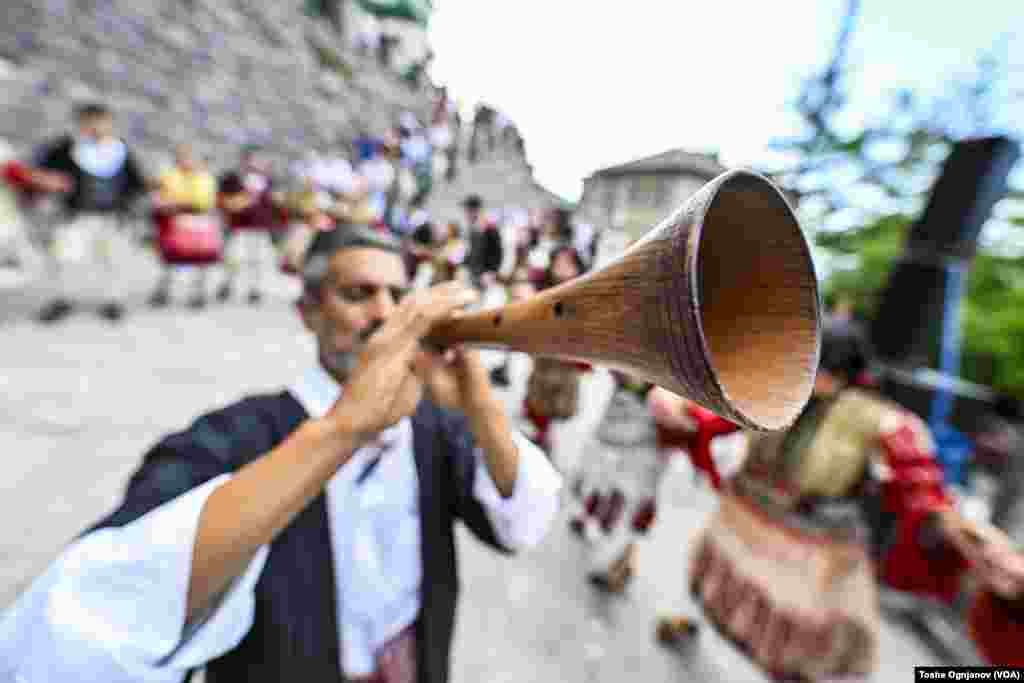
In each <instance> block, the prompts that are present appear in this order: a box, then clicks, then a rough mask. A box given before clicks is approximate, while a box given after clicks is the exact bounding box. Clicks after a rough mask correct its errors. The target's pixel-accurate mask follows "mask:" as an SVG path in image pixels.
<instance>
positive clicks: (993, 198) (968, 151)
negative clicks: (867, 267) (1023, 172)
mask: <svg viewBox="0 0 1024 683" xmlns="http://www.w3.org/2000/svg"><path fill="white" fill-rule="evenodd" d="M1019 157H1020V148H1019V146H1018V145H1017V143H1016V142H1014V141H1013V140H1011V139H1009V138H1005V137H988V138H976V139H971V140H962V141H960V142H957V143H956V144H955V145H953V151H952V152H951V153H950V155H949V157H947V158H946V161H945V163H944V164H943V167H942V173H941V174H940V175H939V179H938V180H937V181H936V182H935V185H934V186H933V187H932V192H931V196H930V198H929V200H928V205H927V207H926V208H925V210H924V213H923V214H922V215H921V218H920V219H919V220H918V221H917V222H916V223H915V224H914V225H913V226H912V227H911V229H910V235H909V237H908V244H907V246H908V248H911V249H916V250H927V251H932V252H934V253H937V254H943V255H948V256H955V257H961V258H970V257H971V256H973V255H974V251H975V249H976V247H977V244H978V235H979V233H980V232H981V226H982V225H984V224H985V221H987V220H988V217H989V215H991V213H992V207H994V206H995V204H996V202H998V201H999V200H1000V199H1002V197H1003V196H1004V195H1005V194H1006V190H1007V176H1009V174H1010V170H1011V169H1012V168H1013V165H1014V164H1015V163H1016V162H1017V159H1018V158H1019Z"/></svg>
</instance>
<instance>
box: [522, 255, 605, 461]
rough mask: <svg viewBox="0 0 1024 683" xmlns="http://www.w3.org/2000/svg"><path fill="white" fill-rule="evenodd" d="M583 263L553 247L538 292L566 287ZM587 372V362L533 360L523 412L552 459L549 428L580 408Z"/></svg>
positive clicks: (578, 274) (535, 438) (582, 267)
mask: <svg viewBox="0 0 1024 683" xmlns="http://www.w3.org/2000/svg"><path fill="white" fill-rule="evenodd" d="M584 270H585V269H584V266H583V260H582V259H580V256H579V254H578V253H577V252H576V250H575V249H573V248H572V247H571V246H569V245H562V246H560V247H558V248H556V249H555V250H554V251H553V252H552V255H551V264H550V265H549V266H548V269H547V272H546V273H545V275H544V280H543V281H542V282H541V283H540V284H539V285H538V287H537V289H538V290H539V291H543V290H545V289H549V288H551V287H556V286H558V285H561V284H565V283H566V282H568V281H569V280H572V279H573V278H576V277H579V276H580V275H582V274H583V272H584ZM589 370H590V365H588V364H586V363H576V362H567V361H562V360H556V359H553V358H536V359H534V361H533V370H532V371H531V373H530V379H529V380H528V381H527V385H526V397H525V399H524V406H523V413H524V416H525V417H526V419H527V420H528V421H529V422H530V424H531V425H532V426H533V430H534V434H533V441H534V443H536V444H537V445H538V446H540V447H541V448H542V449H544V451H546V452H547V453H548V456H549V457H551V425H552V423H553V422H554V421H555V420H568V419H569V418H571V417H573V416H575V415H576V413H577V411H578V408H579V380H580V374H581V373H583V372H587V371H589Z"/></svg>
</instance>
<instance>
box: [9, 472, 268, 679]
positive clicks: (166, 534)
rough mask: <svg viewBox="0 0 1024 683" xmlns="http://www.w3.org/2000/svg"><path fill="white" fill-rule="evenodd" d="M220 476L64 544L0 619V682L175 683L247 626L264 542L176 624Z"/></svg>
mask: <svg viewBox="0 0 1024 683" xmlns="http://www.w3.org/2000/svg"><path fill="white" fill-rule="evenodd" d="M228 479H229V477H228V476H227V475H224V476H221V477H218V478H216V479H212V480H210V481H208V482H206V483H205V484H203V485H201V486H198V487H196V488H194V489H192V490H191V491H188V492H187V493H184V494H182V495H181V496H179V497H178V498H175V499H174V500H171V501H169V502H167V503H165V504H164V505H162V506H160V507H158V508H156V509H154V510H152V511H151V512H149V513H148V514H146V515H143V516H142V517H140V518H139V519H137V520H135V521H134V522H131V523H129V524H126V525H124V526H122V527H117V528H105V529H99V530H97V531H94V532H92V533H90V534H88V535H86V536H83V537H82V538H80V539H79V540H77V541H75V542H74V543H73V544H71V545H70V546H68V547H67V548H66V549H65V550H64V552H63V553H61V555H60V556H59V557H58V558H57V560H56V561H54V562H53V563H52V564H51V565H50V566H49V568H48V569H47V570H46V571H45V572H44V573H43V574H42V575H41V576H39V578H37V579H36V580H35V581H34V582H33V583H32V585H31V586H30V587H29V589H28V590H27V591H26V592H25V593H24V594H22V595H21V596H20V598H19V599H18V600H17V601H16V602H15V603H14V604H13V605H12V606H11V607H10V608H9V609H8V610H7V611H6V612H4V613H3V614H2V615H0V680H3V681H7V680H14V681H17V682H18V683H48V682H49V681H73V680H74V681H86V680H88V681H104V682H105V683H122V682H123V683H129V682H131V683H139V682H142V683H165V682H166V683H177V682H178V681H181V680H182V679H183V678H184V676H185V674H186V672H187V671H188V670H189V669H192V668H196V667H199V666H202V665H203V664H204V663H205V662H207V661H209V660H211V659H213V658H215V657H218V656H220V655H222V654H224V653H225V652H227V651H229V650H231V649H232V648H233V647H235V646H236V645H237V644H238V643H239V642H240V641H241V639H242V638H243V637H244V636H245V634H246V633H247V632H248V631H249V628H250V627H251V626H252V621H253V611H254V608H255V599H254V593H253V589H254V587H255V585H256V581H257V580H258V579H259V575H260V573H261V572H262V571H263V565H264V564H265V562H266V558H267V552H268V548H267V546H264V547H262V548H260V550H259V551H258V552H257V554H256V556H255V557H254V558H253V560H252V561H251V562H250V563H249V567H248V568H247V569H246V571H245V573H244V574H243V575H242V576H240V577H239V578H238V579H236V580H235V581H234V582H233V584H232V585H231V587H230V588H229V589H228V590H227V591H226V592H225V593H224V594H223V595H222V596H221V598H220V599H219V602H218V603H217V604H216V605H215V606H214V607H213V608H211V609H210V610H209V611H208V612H207V613H206V614H204V615H202V616H201V617H200V618H198V619H194V620H193V621H191V622H190V623H187V624H186V622H185V614H186V600H187V594H188V581H189V576H190V573H191V566H192V549H193V544H194V542H195V537H196V531H197V529H198V526H199V517H200V513H201V512H202V509H203V506H204V505H205V503H206V500H207V498H209V496H210V494H211V493H213V491H214V490H215V489H216V488H217V487H218V486H220V485H221V484H223V483H224V482H225V481H227V480H228Z"/></svg>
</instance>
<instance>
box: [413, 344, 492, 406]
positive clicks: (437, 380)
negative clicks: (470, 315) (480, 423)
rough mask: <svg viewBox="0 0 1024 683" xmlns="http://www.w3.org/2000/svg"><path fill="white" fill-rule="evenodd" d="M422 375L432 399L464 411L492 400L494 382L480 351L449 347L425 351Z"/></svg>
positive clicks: (421, 364)
mask: <svg viewBox="0 0 1024 683" xmlns="http://www.w3.org/2000/svg"><path fill="white" fill-rule="evenodd" d="M418 367H419V368H421V372H420V376H421V378H422V380H423V383H424V386H426V388H427V391H428V392H429V394H430V397H431V399H433V401H434V402H435V403H437V404H438V405H440V406H442V407H444V408H447V409H449V410H453V411H456V412H461V413H468V412H469V411H470V410H472V409H474V408H475V407H477V406H483V405H486V404H487V403H488V401H487V398H488V397H489V396H490V391H491V382H490V378H489V377H488V375H487V371H486V370H484V367H483V365H481V364H480V356H479V354H478V353H477V352H476V351H470V350H468V349H449V350H447V351H445V352H444V353H440V354H439V353H432V352H424V354H423V357H422V362H421V363H420V364H419V365H418Z"/></svg>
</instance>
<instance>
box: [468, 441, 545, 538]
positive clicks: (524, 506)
mask: <svg viewBox="0 0 1024 683" xmlns="http://www.w3.org/2000/svg"><path fill="white" fill-rule="evenodd" d="M512 439H513V440H514V441H515V443H516V447H517V448H518V449H519V469H518V471H517V472H516V485H515V488H514V489H513V491H512V495H511V496H509V497H508V498H504V497H502V495H501V492H500V491H498V487H497V486H496V485H495V483H494V479H492V478H491V473H490V471H489V470H488V469H487V463H486V462H485V460H484V455H483V453H482V452H481V451H480V450H479V449H478V450H477V472H476V477H475V480H474V482H473V496H474V497H475V498H476V499H477V500H478V501H480V503H481V504H482V505H483V506H484V509H485V510H486V511H487V517H488V518H489V519H490V520H491V524H492V525H493V526H494V531H495V533H496V534H497V536H498V540H499V541H501V542H502V544H503V545H505V546H506V547H507V548H509V549H512V550H520V549H527V548H532V547H534V546H536V545H537V544H539V543H540V542H541V541H542V540H543V539H544V536H545V534H547V531H548V529H549V528H550V526H551V522H552V520H554V518H555V514H556V513H557V512H558V492H559V491H560V490H561V488H562V476H561V475H560V474H558V472H557V471H556V470H555V468H554V467H553V466H552V465H551V462H550V461H549V460H548V458H547V456H546V455H544V452H543V451H542V450H540V448H538V447H537V446H536V444H534V443H533V442H532V441H530V440H529V439H527V438H526V437H525V436H523V435H522V434H520V433H518V432H513V433H512Z"/></svg>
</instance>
